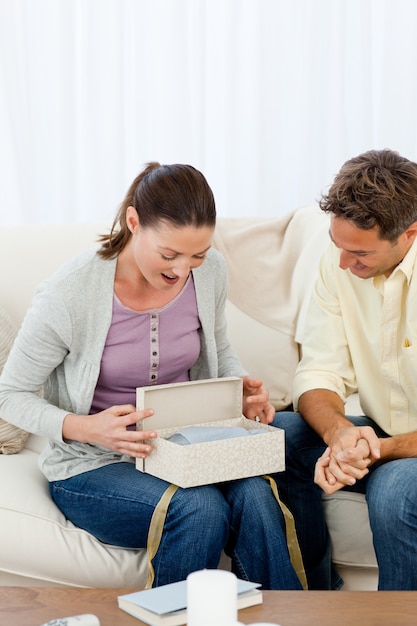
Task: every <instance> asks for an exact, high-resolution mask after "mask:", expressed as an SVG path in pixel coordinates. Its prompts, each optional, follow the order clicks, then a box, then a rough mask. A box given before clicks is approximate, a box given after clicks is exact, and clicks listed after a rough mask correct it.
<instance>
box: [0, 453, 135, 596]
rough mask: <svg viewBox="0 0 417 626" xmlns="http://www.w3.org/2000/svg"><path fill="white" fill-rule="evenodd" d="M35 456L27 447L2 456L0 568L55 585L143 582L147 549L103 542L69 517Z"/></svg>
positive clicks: (118, 584)
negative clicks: (56, 502)
mask: <svg viewBox="0 0 417 626" xmlns="http://www.w3.org/2000/svg"><path fill="white" fill-rule="evenodd" d="M37 459H38V454H36V453H35V452H32V451H31V450H28V449H24V450H22V451H21V452H20V454H17V455H13V456H8V457H1V456H0V519H1V533H0V554H1V570H2V571H3V572H9V573H11V574H17V575H19V576H22V577H28V578H33V579H38V580H40V581H48V582H49V583H50V584H52V585H54V584H58V585H74V586H81V587H134V588H138V589H139V588H141V587H143V586H144V585H145V583H146V578H147V553H146V550H145V549H142V550H127V549H121V548H117V547H114V546H108V545H105V544H102V543H100V542H99V541H98V540H97V539H95V538H94V537H93V536H92V535H90V534H89V533H87V532H85V531H83V530H81V529H79V528H77V527H76V526H74V525H73V524H72V523H71V522H69V521H68V520H67V519H66V518H65V517H64V515H63V514H62V513H61V511H60V510H59V509H58V507H57V506H56V505H55V504H54V502H53V500H52V499H51V497H50V494H49V488H48V483H47V481H46V479H45V478H44V476H43V475H42V474H41V472H40V470H39V469H38V466H37ZM33 584H35V583H33Z"/></svg>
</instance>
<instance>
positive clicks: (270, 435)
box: [136, 377, 285, 487]
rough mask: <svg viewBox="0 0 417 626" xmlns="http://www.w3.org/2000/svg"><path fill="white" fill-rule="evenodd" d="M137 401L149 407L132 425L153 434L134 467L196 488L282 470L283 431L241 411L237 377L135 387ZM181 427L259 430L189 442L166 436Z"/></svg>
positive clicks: (139, 406)
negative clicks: (146, 414) (150, 412)
mask: <svg viewBox="0 0 417 626" xmlns="http://www.w3.org/2000/svg"><path fill="white" fill-rule="evenodd" d="M136 403H137V409H138V410H142V409H145V408H146V409H153V410H154V415H152V416H151V417H148V418H146V419H144V420H142V421H140V422H138V423H137V428H138V429H140V430H156V431H157V433H158V437H157V438H156V439H152V440H151V441H149V443H150V444H151V445H152V447H153V451H152V452H151V454H150V455H149V456H148V457H146V459H136V468H137V469H138V470H140V471H142V472H148V473H149V474H153V475H154V476H157V477H158V478H162V479H164V480H166V481H168V482H170V483H174V484H175V485H178V486H179V487H195V486H198V485H208V484H211V483H218V482H223V481H227V480H235V479H238V478H247V477H249V476H259V475H263V474H270V473H272V472H281V471H283V470H284V469H285V454H284V431H283V430H282V429H280V428H274V427H272V426H268V425H266V424H261V423H259V422H254V421H252V420H249V419H247V418H246V417H245V416H244V415H242V379H241V378H235V377H230V378H215V379H210V380H200V381H192V382H186V383H176V384H171V385H153V386H149V387H138V388H137V390H136ZM185 426H210V427H214V426H215V427H230V426H234V427H235V426H240V427H243V428H244V429H246V430H253V429H257V430H258V431H261V432H260V433H259V434H257V435H255V436H243V437H234V438H229V439H218V440H216V441H204V442H200V443H193V444H190V445H179V444H177V443H174V442H172V441H168V440H167V439H168V438H169V437H171V436H172V435H173V434H174V433H176V432H177V431H178V430H180V429H182V428H184V427H185Z"/></svg>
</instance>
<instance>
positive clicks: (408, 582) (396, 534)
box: [273, 412, 417, 590]
mask: <svg viewBox="0 0 417 626" xmlns="http://www.w3.org/2000/svg"><path fill="white" fill-rule="evenodd" d="M348 419H349V420H350V421H351V422H352V423H353V424H355V425H357V426H359V425H360V426H371V427H372V428H373V429H374V430H375V432H376V434H377V435H378V437H387V434H386V433H384V432H383V431H382V430H381V429H380V428H379V427H378V426H377V425H376V424H375V422H373V421H372V420H371V419H370V418H368V417H364V416H362V417H348ZM273 425H274V426H278V427H279V428H283V429H284V430H285V441H286V464H287V469H286V472H283V473H281V474H276V475H275V476H274V477H275V479H276V480H277V482H278V485H279V489H280V494H281V497H282V499H283V500H284V502H285V503H286V504H287V506H288V507H289V508H290V510H291V511H292V513H293V515H294V517H295V521H296V527H297V533H298V539H299V543H300V548H301V552H302V554H303V558H304V566H305V568H306V574H307V580H308V583H309V589H331V588H337V587H339V586H340V583H341V580H340V578H337V576H335V572H334V571H333V572H332V569H331V559H330V541H329V534H328V531H327V526H326V522H325V517H324V510H323V506H322V501H321V496H322V493H323V492H322V490H321V489H320V488H319V487H318V486H317V485H315V484H314V482H313V475H314V467H315V464H316V461H317V459H318V457H319V456H321V455H322V454H323V452H324V450H325V448H326V445H325V444H324V442H323V441H322V439H321V438H320V437H319V436H318V435H317V434H316V433H315V432H314V431H313V430H312V429H311V428H310V427H309V426H308V425H307V424H306V422H305V421H304V420H303V419H302V417H301V416H300V415H299V414H298V413H288V412H280V413H277V414H276V416H275V420H274V422H273ZM345 490H348V491H355V492H360V493H364V494H366V500H367V503H368V509H369V519H370V524H371V529H372V534H373V543H374V548H375V553H376V557H377V561H378V566H379V585H378V588H379V589H381V590H417V458H409V459H400V460H396V461H389V462H387V463H380V464H378V463H376V464H374V465H372V466H371V467H370V472H369V474H368V475H367V476H366V477H364V478H363V479H362V480H360V481H358V482H357V483H356V484H355V485H354V486H353V487H346V488H345Z"/></svg>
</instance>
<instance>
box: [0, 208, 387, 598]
mask: <svg viewBox="0 0 417 626" xmlns="http://www.w3.org/2000/svg"><path fill="white" fill-rule="evenodd" d="M104 230H106V225H104V224H59V225H45V226H25V227H23V226H21V227H8V228H0V241H1V247H0V265H1V267H2V268H3V269H2V278H1V282H0V306H3V307H4V308H5V309H6V310H7V312H8V313H9V315H10V317H11V318H12V320H13V323H14V324H15V325H16V326H18V325H20V323H21V321H22V319H23V316H24V314H25V311H26V310H27V308H28V306H29V305H30V302H31V298H32V295H33V292H34V289H35V286H36V285H37V284H38V283H39V282H40V281H41V280H42V279H43V278H45V277H47V276H49V275H50V274H51V273H52V272H54V270H55V269H57V268H58V267H59V266H60V265H61V264H62V263H63V262H64V261H65V260H66V259H68V258H69V257H71V256H73V255H75V254H77V253H78V252H81V251H82V250H84V249H87V248H89V247H92V246H94V245H95V241H96V238H97V234H98V233H100V232H104ZM327 231H328V224H327V218H326V216H324V215H323V214H322V213H321V212H320V211H319V210H318V209H317V207H316V206H311V207H305V208H301V209H298V210H296V211H294V212H292V213H291V214H288V215H286V216H285V217H283V218H280V219H252V218H247V219H246V218H245V219H219V220H218V226H217V229H216V236H215V241H214V244H215V245H216V246H217V247H218V248H219V249H220V250H221V251H222V252H223V254H224V255H225V257H226V259H227V262H228V265H229V274H230V285H229V300H228V305H227V306H228V308H227V316H228V324H229V334H230V338H231V341H232V344H233V345H234V347H235V349H236V351H237V352H238V353H239V355H240V357H241V360H242V362H243V364H244V366H245V367H246V368H247V369H248V370H249V371H250V372H252V373H253V374H254V375H256V376H258V377H260V378H262V379H263V380H264V381H265V383H266V384H267V385H268V386H269V388H270V394H271V400H272V401H273V403H274V405H275V407H276V408H277V410H280V409H282V408H284V407H285V406H287V405H289V404H290V403H291V379H292V374H293V372H294V368H295V366H296V364H297V362H298V355H299V345H298V342H299V341H300V337H301V333H302V326H303V320H304V317H305V302H306V299H307V297H308V295H309V292H310V289H311V286H312V282H313V280H314V273H315V269H316V267H317V261H318V258H319V255H320V254H321V252H322V250H323V249H324V247H325V246H326V245H327V241H328V233H327ZM0 337H1V329H0ZM358 410H359V408H358V405H356V406H355V409H354V411H355V412H357V411H358ZM43 445H44V441H43V440H42V438H41V437H38V436H34V435H30V436H29V438H28V439H27V441H26V443H25V446H24V448H23V449H22V450H21V451H20V452H18V453H16V454H0V529H1V532H0V585H36V586H39V585H57V586H58V585H75V586H86V587H133V588H140V587H141V586H143V585H144V583H145V581H146V567H147V563H146V553H145V550H124V549H120V548H115V547H112V546H107V545H103V544H101V543H100V542H99V541H97V540H96V539H95V538H93V537H92V536H91V535H89V534H88V533H86V532H84V531H82V530H79V529H78V528H76V527H75V526H73V524H71V523H70V522H68V521H67V520H66V519H65V518H64V516H63V515H62V514H61V512H60V511H59V510H58V509H57V507H56V506H55V505H54V503H53V502H52V500H51V498H50V496H49V491H48V487H47V483H46V480H45V479H44V477H43V476H42V474H41V473H40V471H39V469H38V467H37V457H38V453H39V451H40V450H41V448H42V446H43ZM325 507H326V514H327V517H328V522H329V528H330V530H331V535H332V543H333V558H334V561H335V562H336V563H337V564H338V567H339V569H340V571H341V573H342V575H343V577H344V579H345V588H346V589H376V586H377V567H376V561H375V555H374V552H373V548H372V539H371V532H370V528H369V521H368V515H367V507H366V503H365V501H364V498H363V497H362V496H358V495H348V494H336V495H335V496H333V497H328V498H327V497H326V499H325Z"/></svg>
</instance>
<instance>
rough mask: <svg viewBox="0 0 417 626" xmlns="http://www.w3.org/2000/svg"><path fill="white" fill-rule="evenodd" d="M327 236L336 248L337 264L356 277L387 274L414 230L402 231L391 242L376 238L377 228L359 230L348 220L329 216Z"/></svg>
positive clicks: (403, 254) (394, 264) (410, 242)
mask: <svg viewBox="0 0 417 626" xmlns="http://www.w3.org/2000/svg"><path fill="white" fill-rule="evenodd" d="M329 232H330V238H331V240H332V241H333V243H334V245H335V246H336V247H337V248H339V250H340V261H339V266H340V268H341V269H342V270H350V271H351V272H352V274H354V275H355V276H357V277H358V278H373V277H374V276H381V275H382V274H384V275H385V276H387V277H388V276H389V275H390V274H391V272H392V271H393V270H394V269H395V268H396V267H397V265H398V264H399V263H400V262H401V261H402V260H403V258H404V256H405V255H406V253H407V252H408V250H409V248H410V246H411V244H412V243H413V241H414V237H415V234H414V230H413V234H412V235H411V234H410V233H409V232H408V230H407V231H406V232H405V233H402V234H401V235H400V236H399V237H398V239H397V240H396V241H395V242H391V241H388V240H386V239H380V238H379V235H378V228H377V227H376V228H373V229H371V230H363V229H362V228H358V227H357V226H355V224H354V223H353V222H351V221H350V220H346V219H344V218H342V217H335V216H334V215H332V216H331V219H330V231H329Z"/></svg>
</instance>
